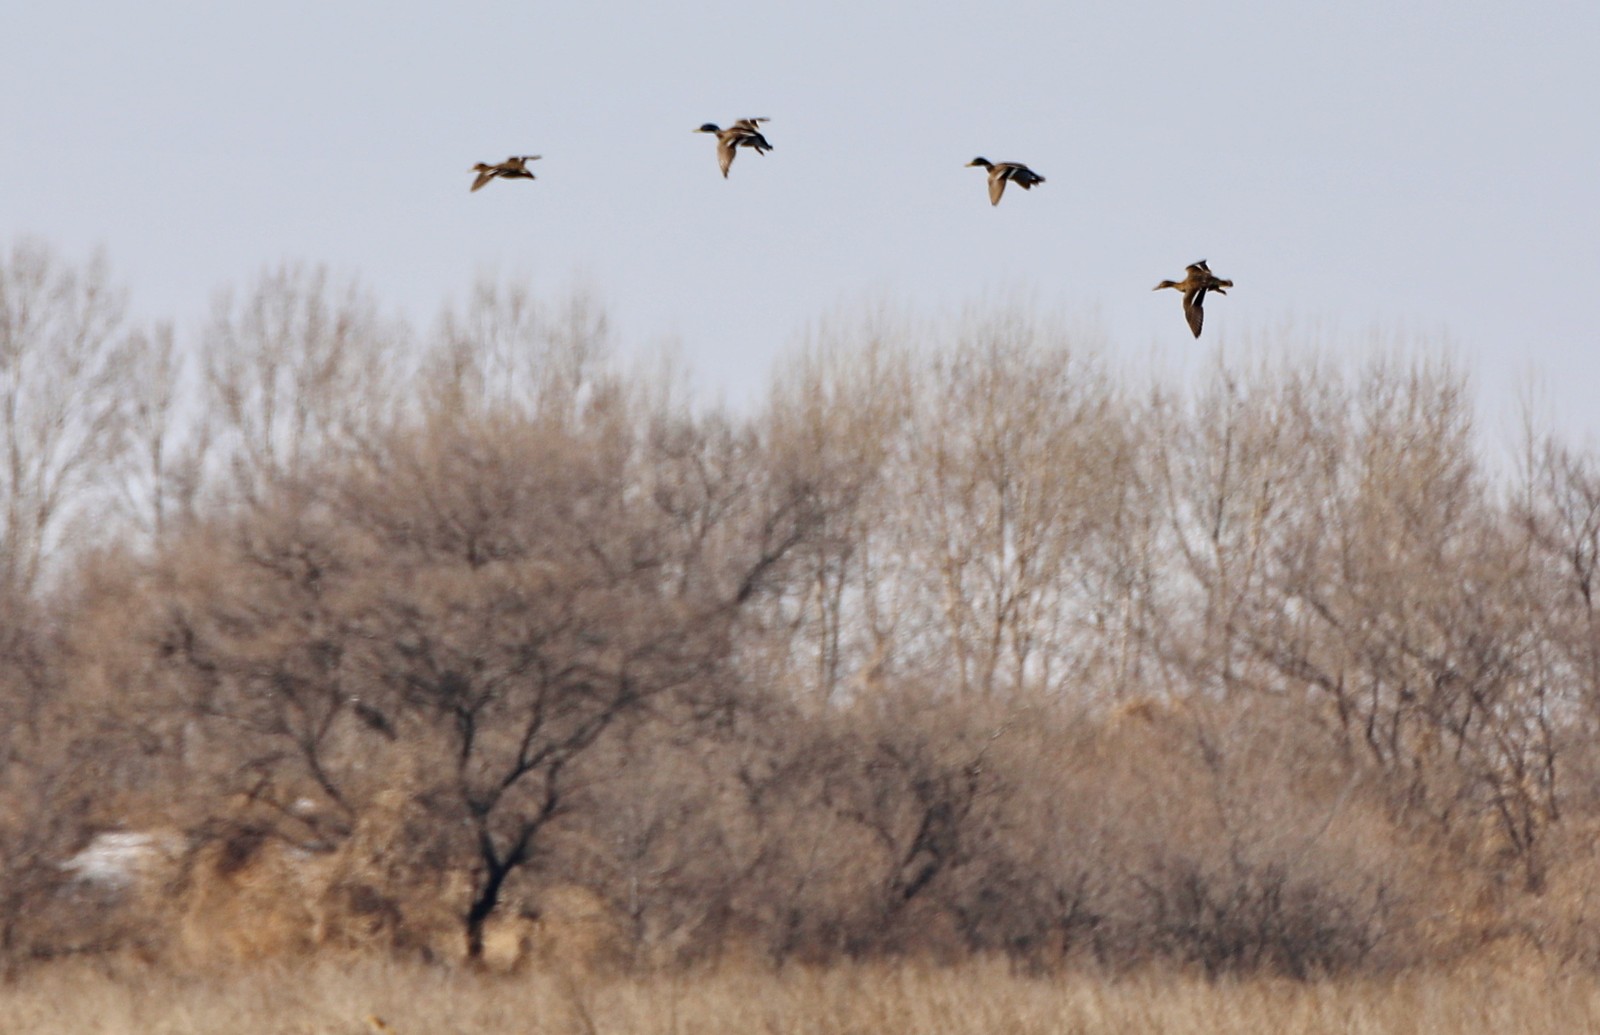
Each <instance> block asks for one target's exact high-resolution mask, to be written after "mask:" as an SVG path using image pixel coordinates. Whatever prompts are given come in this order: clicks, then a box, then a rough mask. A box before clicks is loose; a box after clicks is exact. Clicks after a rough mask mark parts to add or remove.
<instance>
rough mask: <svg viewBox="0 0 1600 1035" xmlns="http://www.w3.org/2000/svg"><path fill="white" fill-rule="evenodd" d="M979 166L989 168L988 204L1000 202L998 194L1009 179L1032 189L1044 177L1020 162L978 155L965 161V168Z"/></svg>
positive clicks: (1019, 185)
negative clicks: (995, 159) (1001, 160)
mask: <svg viewBox="0 0 1600 1035" xmlns="http://www.w3.org/2000/svg"><path fill="white" fill-rule="evenodd" d="M975 165H976V166H979V167H980V168H984V169H987V170H989V204H991V205H998V204H1000V195H1002V194H1004V193H1005V192H1006V181H1007V180H1010V181H1011V182H1012V183H1015V184H1016V185H1017V186H1018V187H1021V188H1022V189H1023V190H1032V189H1033V185H1034V184H1036V183H1043V182H1044V177H1043V176H1040V175H1039V174H1038V173H1036V172H1034V171H1033V170H1032V169H1030V168H1028V167H1027V166H1026V165H1023V164H1022V163H1021V162H991V161H989V159H987V158H983V157H981V156H980V157H978V158H974V159H973V160H972V161H970V162H968V163H967V168H968V169H970V168H972V167H973V166H975Z"/></svg>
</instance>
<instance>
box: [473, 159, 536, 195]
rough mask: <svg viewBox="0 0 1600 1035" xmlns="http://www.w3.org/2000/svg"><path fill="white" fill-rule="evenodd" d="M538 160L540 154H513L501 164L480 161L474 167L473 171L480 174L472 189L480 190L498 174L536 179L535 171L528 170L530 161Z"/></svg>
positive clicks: (510, 178) (523, 178) (512, 177)
mask: <svg viewBox="0 0 1600 1035" xmlns="http://www.w3.org/2000/svg"><path fill="white" fill-rule="evenodd" d="M538 160H539V156H538V155H512V156H511V157H510V158H507V159H506V160H505V161H503V162H501V163H500V164H499V165H490V164H489V163H487V162H479V163H478V164H477V165H474V166H473V167H472V171H473V172H475V173H477V174H478V178H477V179H476V180H473V181H472V189H473V190H478V189H479V188H481V187H482V186H483V185H484V184H486V183H488V182H489V181H490V180H492V179H494V178H495V177H496V176H503V177H505V178H506V179H508V180H532V179H535V177H534V175H533V173H531V172H529V171H528V163H529V162H537V161H538Z"/></svg>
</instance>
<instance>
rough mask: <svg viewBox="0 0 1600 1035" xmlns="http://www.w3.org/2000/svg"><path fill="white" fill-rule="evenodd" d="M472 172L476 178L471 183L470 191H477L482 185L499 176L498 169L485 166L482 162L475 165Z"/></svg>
mask: <svg viewBox="0 0 1600 1035" xmlns="http://www.w3.org/2000/svg"><path fill="white" fill-rule="evenodd" d="M472 171H473V172H475V173H477V174H478V178H477V179H475V180H473V181H472V190H474V191H476V190H479V189H480V188H482V187H483V185H484V184H486V183H488V182H489V181H490V180H492V179H494V178H495V177H496V176H498V175H500V170H499V168H498V167H496V166H493V165H485V164H483V163H482V162H479V163H478V164H477V165H475V166H473V167H472Z"/></svg>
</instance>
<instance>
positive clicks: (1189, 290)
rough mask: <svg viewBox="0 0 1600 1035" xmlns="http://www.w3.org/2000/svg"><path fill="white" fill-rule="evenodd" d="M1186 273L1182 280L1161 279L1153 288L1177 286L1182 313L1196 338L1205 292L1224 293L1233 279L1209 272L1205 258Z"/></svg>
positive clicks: (1198, 332) (1202, 316)
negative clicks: (1180, 295) (1180, 297)
mask: <svg viewBox="0 0 1600 1035" xmlns="http://www.w3.org/2000/svg"><path fill="white" fill-rule="evenodd" d="M1186 273H1187V274H1188V275H1187V276H1185V277H1184V278H1183V279H1182V280H1163V281H1162V282H1161V283H1159V284H1157V285H1156V286H1155V288H1154V289H1153V290H1156V291H1160V290H1161V289H1162V288H1177V289H1178V290H1179V291H1181V292H1183V315H1184V318H1185V319H1187V320H1188V321H1189V329H1190V330H1191V331H1193V332H1194V336H1195V337H1196V338H1198V337H1200V325H1201V324H1202V323H1204V322H1205V319H1206V311H1205V309H1204V308H1203V306H1204V304H1205V300H1206V292H1207V291H1214V292H1216V293H1217V294H1219V295H1226V294H1227V293H1228V292H1227V291H1225V290H1223V289H1224V288H1231V287H1233V281H1231V280H1223V279H1222V278H1221V277H1219V276H1217V275H1216V274H1214V273H1212V272H1211V267H1210V266H1207V265H1206V260H1204V259H1201V260H1200V261H1199V262H1196V263H1193V264H1191V265H1190V266H1189V267H1188V269H1187V270H1186Z"/></svg>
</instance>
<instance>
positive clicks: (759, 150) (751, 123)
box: [695, 118, 772, 179]
mask: <svg viewBox="0 0 1600 1035" xmlns="http://www.w3.org/2000/svg"><path fill="white" fill-rule="evenodd" d="M771 121H772V120H771V119H767V118H760V119H740V120H739V121H738V122H735V123H734V124H733V125H731V126H729V127H728V128H727V129H719V128H717V124H716V123H715V122H707V123H706V124H704V125H703V126H701V127H700V128H699V129H697V130H695V132H696V133H712V134H715V135H716V138H717V165H719V166H721V167H722V178H723V179H727V178H728V167H729V166H731V165H733V157H734V152H735V151H737V150H738V149H739V148H741V147H751V148H754V149H755V152H756V154H758V155H764V154H766V153H767V152H768V151H771V150H772V145H771V144H769V143H768V142H767V138H766V137H764V136H762V135H761V128H760V127H761V123H763V122H771Z"/></svg>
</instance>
